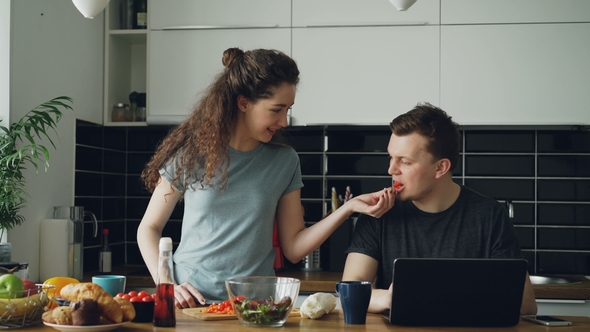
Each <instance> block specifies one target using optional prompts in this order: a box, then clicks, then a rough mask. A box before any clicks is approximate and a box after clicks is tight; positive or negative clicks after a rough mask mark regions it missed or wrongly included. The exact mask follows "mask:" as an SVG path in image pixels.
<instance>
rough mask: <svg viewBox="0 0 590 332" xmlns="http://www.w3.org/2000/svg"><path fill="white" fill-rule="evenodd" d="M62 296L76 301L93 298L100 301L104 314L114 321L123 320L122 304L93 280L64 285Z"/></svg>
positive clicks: (119, 321)
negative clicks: (92, 281)
mask: <svg viewBox="0 0 590 332" xmlns="http://www.w3.org/2000/svg"><path fill="white" fill-rule="evenodd" d="M60 295H61V297H63V298H65V299H66V300H68V301H71V302H76V301H80V300H82V299H91V300H94V301H96V302H97V303H98V305H99V306H100V308H101V309H102V314H103V316H104V317H105V318H106V319H108V320H110V321H112V322H113V323H121V322H122V321H123V311H122V310H121V306H120V305H119V304H118V303H117V301H115V300H114V299H113V297H112V296H111V295H110V294H109V293H107V292H105V291H104V289H103V288H102V287H100V286H99V285H97V284H94V283H91V282H83V283H78V284H69V285H66V286H64V287H63V288H62V289H61V292H60Z"/></svg>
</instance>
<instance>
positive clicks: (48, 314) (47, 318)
mask: <svg viewBox="0 0 590 332" xmlns="http://www.w3.org/2000/svg"><path fill="white" fill-rule="evenodd" d="M41 319H43V321H44V322H46V323H49V324H55V319H53V310H49V311H45V312H44V313H43V315H42V316H41Z"/></svg>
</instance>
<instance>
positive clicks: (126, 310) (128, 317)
mask: <svg viewBox="0 0 590 332" xmlns="http://www.w3.org/2000/svg"><path fill="white" fill-rule="evenodd" d="M113 299H114V300H115V301H116V302H117V303H119V305H120V306H121V311H122V312H123V321H125V322H128V321H132V320H133V319H134V318H135V307H134V306H133V304H132V303H131V302H129V300H125V299H124V298H122V297H118V296H115V297H114V298H113Z"/></svg>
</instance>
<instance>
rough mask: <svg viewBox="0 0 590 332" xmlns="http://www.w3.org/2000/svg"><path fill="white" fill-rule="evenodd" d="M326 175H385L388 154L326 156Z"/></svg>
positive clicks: (387, 165)
mask: <svg viewBox="0 0 590 332" xmlns="http://www.w3.org/2000/svg"><path fill="white" fill-rule="evenodd" d="M327 166H328V167H327V172H326V174H327V175H351V174H354V175H382V176H387V168H388V167H389V156H388V155H362V154H354V155H348V154H347V155H339V154H330V155H328V156H327Z"/></svg>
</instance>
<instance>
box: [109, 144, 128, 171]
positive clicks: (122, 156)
mask: <svg viewBox="0 0 590 332" xmlns="http://www.w3.org/2000/svg"><path fill="white" fill-rule="evenodd" d="M103 156H104V160H105V162H104V163H103V170H104V171H105V172H106V173H118V174H125V173H126V172H127V154H126V153H125V152H120V151H114V150H104V151H103Z"/></svg>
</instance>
